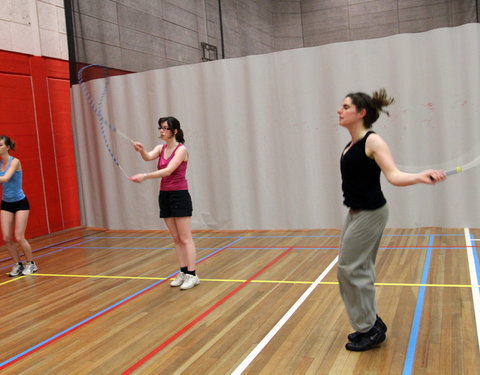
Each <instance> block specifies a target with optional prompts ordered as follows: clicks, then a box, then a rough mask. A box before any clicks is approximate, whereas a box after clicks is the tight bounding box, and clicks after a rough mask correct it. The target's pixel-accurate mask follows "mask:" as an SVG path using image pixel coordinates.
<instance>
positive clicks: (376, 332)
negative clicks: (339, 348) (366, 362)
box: [345, 325, 386, 352]
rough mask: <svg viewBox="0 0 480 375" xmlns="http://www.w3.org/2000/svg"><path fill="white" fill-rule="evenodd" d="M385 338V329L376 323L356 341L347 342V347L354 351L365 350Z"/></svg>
mask: <svg viewBox="0 0 480 375" xmlns="http://www.w3.org/2000/svg"><path fill="white" fill-rule="evenodd" d="M385 339H386V336H385V331H383V330H382V329H381V328H379V327H378V326H377V325H374V326H373V327H372V328H370V330H369V331H368V332H365V333H362V334H361V335H360V336H359V337H358V338H357V339H356V340H355V341H352V342H349V343H347V344H346V345H345V348H347V350H351V351H354V352H363V351H365V350H369V349H372V348H373V347H375V346H377V345H378V344H381V343H382V342H384V341H385Z"/></svg>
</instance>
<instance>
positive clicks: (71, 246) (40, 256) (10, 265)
mask: <svg viewBox="0 0 480 375" xmlns="http://www.w3.org/2000/svg"><path fill="white" fill-rule="evenodd" d="M89 241H93V239H86V240H85V241H82V242H79V243H76V244H73V245H70V246H66V247H61V248H59V249H57V250H54V251H50V252H48V253H45V254H42V255H37V256H34V257H33V259H39V258H43V257H45V256H47V255H52V254H55V253H59V252H60V251H63V250H67V249H71V248H73V247H77V246H78V245H79V244H82V243H86V242H89ZM10 259H12V258H10ZM14 264H15V263H12V264H9V265H7V266H3V267H0V271H1V270H4V269H5V268H10V267H13V265H14Z"/></svg>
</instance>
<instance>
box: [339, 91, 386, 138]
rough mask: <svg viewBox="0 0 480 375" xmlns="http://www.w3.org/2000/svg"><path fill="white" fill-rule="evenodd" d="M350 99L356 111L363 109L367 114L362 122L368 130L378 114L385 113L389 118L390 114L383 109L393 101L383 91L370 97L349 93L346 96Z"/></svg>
mask: <svg viewBox="0 0 480 375" xmlns="http://www.w3.org/2000/svg"><path fill="white" fill-rule="evenodd" d="M347 97H349V98H350V99H352V103H353V104H354V105H355V107H357V111H361V110H362V109H365V111H366V112H367V113H366V115H365V117H364V119H363V122H364V124H365V127H366V128H367V129H370V128H371V127H372V125H373V123H374V122H375V121H377V119H378V118H379V117H380V112H383V113H385V114H386V115H387V116H390V113H388V112H387V111H385V110H384V109H383V107H388V106H389V105H390V104H392V103H393V102H394V101H395V99H394V98H391V97H389V96H388V95H387V91H386V90H385V89H380V90H378V91H375V92H374V93H373V94H372V96H370V95H368V94H365V93H363V92H357V93H350V94H348V95H347Z"/></svg>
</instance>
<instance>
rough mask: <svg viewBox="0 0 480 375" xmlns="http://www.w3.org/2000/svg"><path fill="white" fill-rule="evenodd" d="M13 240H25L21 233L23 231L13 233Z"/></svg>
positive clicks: (19, 241)
mask: <svg viewBox="0 0 480 375" xmlns="http://www.w3.org/2000/svg"><path fill="white" fill-rule="evenodd" d="M15 241H17V242H18V243H21V242H23V241H25V236H24V235H23V233H15Z"/></svg>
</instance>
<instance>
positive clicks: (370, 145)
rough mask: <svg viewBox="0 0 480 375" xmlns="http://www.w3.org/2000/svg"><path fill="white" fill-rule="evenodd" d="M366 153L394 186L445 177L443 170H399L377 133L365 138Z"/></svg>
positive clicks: (385, 144)
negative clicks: (416, 171) (408, 171)
mask: <svg viewBox="0 0 480 375" xmlns="http://www.w3.org/2000/svg"><path fill="white" fill-rule="evenodd" d="M366 153H367V155H368V156H369V157H372V158H373V159H374V160H375V162H376V163H377V164H378V166H379V167H380V169H381V170H382V172H383V174H384V175H385V177H386V178H387V180H388V182H390V183H391V184H392V185H395V186H408V185H414V184H419V183H423V184H435V183H437V182H439V181H443V180H445V178H446V176H445V173H444V172H443V171H438V170H432V169H428V170H425V171H423V172H419V173H407V172H402V171H400V170H399V169H398V168H397V166H396V164H395V161H394V160H393V156H392V152H391V151H390V148H389V147H388V145H387V143H386V142H385V141H384V140H383V139H382V138H381V137H380V136H379V135H378V134H371V135H370V136H369V137H368V138H367V143H366Z"/></svg>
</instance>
